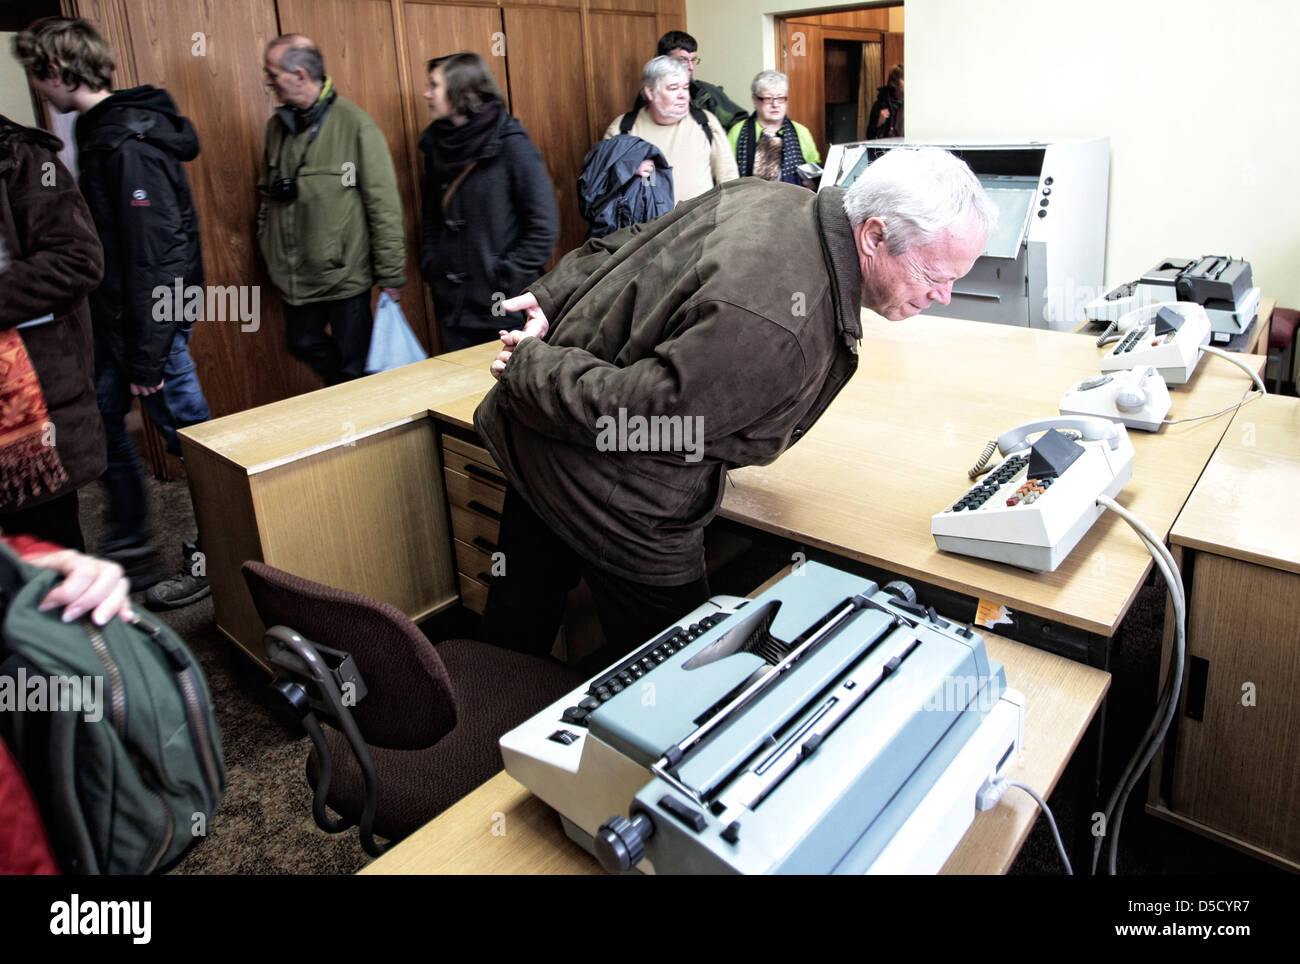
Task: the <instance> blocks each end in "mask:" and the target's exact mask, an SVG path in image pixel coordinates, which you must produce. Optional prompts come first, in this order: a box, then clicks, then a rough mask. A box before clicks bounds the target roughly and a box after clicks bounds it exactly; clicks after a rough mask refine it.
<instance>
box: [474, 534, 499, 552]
mask: <svg viewBox="0 0 1300 964" xmlns="http://www.w3.org/2000/svg"><path fill="white" fill-rule="evenodd" d="M474 545H476V546H478V547H479V548H480V549H486V550H487V551H488V552H496V551H497V545H496V543H495V542H488V540H486V539H484V538H483V537H482V536H475V537H474Z"/></svg>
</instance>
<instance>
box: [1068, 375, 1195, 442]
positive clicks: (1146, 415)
mask: <svg viewBox="0 0 1300 964" xmlns="http://www.w3.org/2000/svg"><path fill="white" fill-rule="evenodd" d="M1171 405H1172V402H1171V401H1170V399H1169V389H1168V388H1167V387H1166V386H1165V380H1164V379H1163V378H1161V377H1160V373H1159V372H1158V371H1157V370H1156V368H1155V366H1154V365H1137V366H1135V367H1133V368H1131V369H1128V370H1127V371H1122V372H1121V371H1116V372H1109V373H1102V374H1100V375H1093V376H1092V377H1091V378H1085V379H1084V380H1083V381H1081V382H1076V383H1075V384H1074V385H1072V386H1071V387H1070V389H1069V390H1068V391H1067V392H1066V393H1065V394H1064V395H1062V396H1061V404H1060V409H1061V414H1062V415H1099V416H1101V417H1102V418H1105V419H1110V420H1111V421H1115V422H1123V423H1124V424H1125V425H1127V426H1128V427H1129V428H1138V429H1142V430H1143V431H1144V432H1158V431H1160V426H1161V425H1163V424H1164V419H1165V416H1166V415H1168V414H1169V409H1170V406H1171Z"/></svg>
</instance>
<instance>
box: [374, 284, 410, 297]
mask: <svg viewBox="0 0 1300 964" xmlns="http://www.w3.org/2000/svg"><path fill="white" fill-rule="evenodd" d="M403 287H405V285H403ZM379 290H380V291H382V292H383V293H384V294H386V295H388V297H390V298H392V299H393V300H394V301H401V300H402V288H380V289H379Z"/></svg>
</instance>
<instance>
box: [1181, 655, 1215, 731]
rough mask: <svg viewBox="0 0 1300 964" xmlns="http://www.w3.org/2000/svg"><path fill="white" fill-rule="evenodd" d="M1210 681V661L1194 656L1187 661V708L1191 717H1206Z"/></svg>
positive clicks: (1201, 719)
mask: <svg viewBox="0 0 1300 964" xmlns="http://www.w3.org/2000/svg"><path fill="white" fill-rule="evenodd" d="M1209 683H1210V661H1209V660H1208V659H1205V658H1204V657H1202V656H1193V657H1192V658H1191V659H1189V660H1188V661H1187V708H1186V709H1185V710H1184V712H1185V713H1186V714H1187V716H1188V718H1189V719H1193V720H1199V721H1203V720H1204V719H1205V691H1206V688H1207V687H1208V686H1209Z"/></svg>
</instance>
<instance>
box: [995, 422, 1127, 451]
mask: <svg viewBox="0 0 1300 964" xmlns="http://www.w3.org/2000/svg"><path fill="white" fill-rule="evenodd" d="M1053 428H1054V429H1056V430H1057V431H1058V432H1065V431H1068V432H1077V433H1079V437H1080V438H1081V439H1084V440H1097V441H1102V440H1104V441H1106V442H1108V443H1109V445H1110V447H1111V448H1112V449H1114V448H1118V447H1119V432H1118V431H1117V430H1116V427H1115V423H1114V422H1110V421H1107V420H1106V419H1104V418H1092V417H1090V416H1087V415H1083V416H1076V417H1074V418H1040V419H1038V420H1037V421H1033V422H1026V423H1025V424H1024V425H1020V426H1017V427H1016V428H1013V429H1011V430H1010V431H1009V432H1003V433H1002V434H1001V435H999V436H998V451H999V452H1001V453H1002V454H1003V455H1014V454H1015V453H1016V452H1023V451H1024V450H1025V449H1027V448H1029V447H1030V443H1029V436H1031V435H1034V434H1036V433H1040V432H1046V431H1047V430H1049V429H1053Z"/></svg>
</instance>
